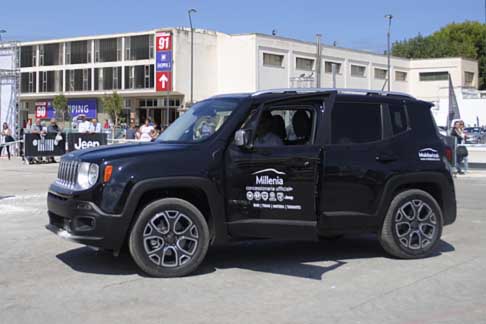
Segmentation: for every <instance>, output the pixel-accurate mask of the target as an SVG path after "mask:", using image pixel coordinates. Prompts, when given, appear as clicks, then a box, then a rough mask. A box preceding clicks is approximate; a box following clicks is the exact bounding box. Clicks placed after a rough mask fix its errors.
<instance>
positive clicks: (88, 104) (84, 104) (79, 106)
mask: <svg viewBox="0 0 486 324" xmlns="http://www.w3.org/2000/svg"><path fill="white" fill-rule="evenodd" d="M97 108H98V107H97V101H96V99H69V100H68V111H69V114H70V117H71V118H74V117H76V116H79V115H86V117H87V118H96V113H97ZM35 118H38V119H49V118H56V109H54V107H53V106H52V101H50V100H45V101H37V102H36V103H35Z"/></svg>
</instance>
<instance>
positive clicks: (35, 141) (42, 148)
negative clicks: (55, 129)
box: [24, 133, 66, 156]
mask: <svg viewBox="0 0 486 324" xmlns="http://www.w3.org/2000/svg"><path fill="white" fill-rule="evenodd" d="M65 138H66V135H65V134H56V133H48V134H45V135H42V136H41V135H40V134H25V135H24V150H25V153H24V154H25V156H59V155H63V154H64V153H66V142H65Z"/></svg>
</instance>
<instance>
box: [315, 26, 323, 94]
mask: <svg viewBox="0 0 486 324" xmlns="http://www.w3.org/2000/svg"><path fill="white" fill-rule="evenodd" d="M321 38H322V35H321V34H316V88H320V87H321V55H322V53H321Z"/></svg>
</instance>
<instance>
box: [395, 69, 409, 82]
mask: <svg viewBox="0 0 486 324" xmlns="http://www.w3.org/2000/svg"><path fill="white" fill-rule="evenodd" d="M395 80H396V81H407V72H403V71H395Z"/></svg>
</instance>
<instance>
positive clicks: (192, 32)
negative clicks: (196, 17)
mask: <svg viewBox="0 0 486 324" xmlns="http://www.w3.org/2000/svg"><path fill="white" fill-rule="evenodd" d="M196 12H197V10H196V9H189V10H188V11H187V14H188V15H189V24H190V25H191V106H192V104H193V103H194V28H193V27H192V16H191V14H193V13H196Z"/></svg>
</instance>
